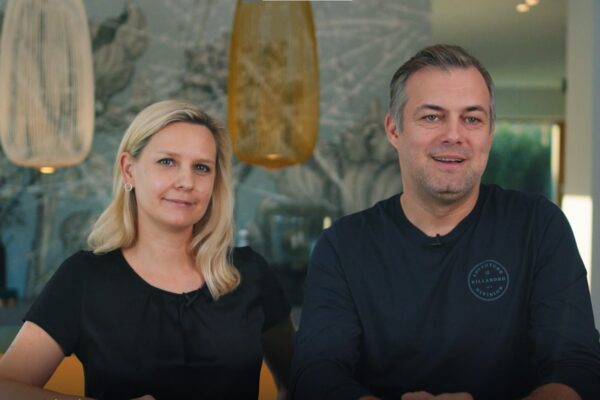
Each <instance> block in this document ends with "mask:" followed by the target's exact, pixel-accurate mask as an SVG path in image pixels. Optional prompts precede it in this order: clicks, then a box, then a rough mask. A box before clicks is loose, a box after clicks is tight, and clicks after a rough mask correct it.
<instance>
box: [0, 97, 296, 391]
mask: <svg viewBox="0 0 600 400" xmlns="http://www.w3.org/2000/svg"><path fill="white" fill-rule="evenodd" d="M230 163H231V148H230V144H229V139H228V135H227V133H226V132H225V131H224V129H223V128H222V127H221V126H220V125H219V124H218V123H217V122H216V121H215V120H214V119H212V118H211V117H210V116H208V115H206V114H205V113H204V112H202V111H201V110H199V109H198V108H196V107H194V106H193V105H190V104H187V103H184V102H178V101H163V102H160V103H156V104H154V105H151V106H149V107H147V108H146V109H145V110H143V111H142V112H141V113H140V114H139V115H138V116H137V117H136V118H135V119H134V120H133V122H132V123H131V125H130V126H129V128H128V129H127V131H126V132H125V135H124V137H123V140H122V141H121V145H120V147H119V152H118V157H117V160H116V162H115V168H114V177H113V192H114V196H113V199H112V202H111V204H110V205H109V206H108V208H107V209H106V210H105V211H104V213H103V214H102V215H101V216H100V217H99V219H98V221H97V222H96V223H95V225H94V227H93V230H92V232H91V234H90V236H89V238H88V243H89V244H90V246H91V248H92V249H93V252H79V253H76V254H75V255H73V256H71V257H70V258H69V259H67V260H66V261H65V262H64V263H63V265H61V267H60V268H59V270H58V271H57V272H56V274H55V275H54V276H53V278H52V279H51V280H50V282H49V283H48V285H47V286H46V288H45V289H44V291H43V292H42V293H41V295H40V296H39V297H38V299H37V300H36V302H35V303H34V304H33V305H32V307H31V309H30V310H29V312H28V313H27V315H26V316H25V323H24V324H23V327H22V328H21V330H20V331H19V333H18V334H17V336H16V338H15V339H14V341H13V343H12V344H11V346H10V348H9V349H8V350H7V352H6V354H5V355H4V356H3V357H2V359H1V360H0V379H1V385H0V398H18V399H21V398H32V399H35V398H40V399H47V398H52V399H69V398H76V397H71V396H60V395H56V394H54V393H49V392H48V391H45V390H43V389H42V387H43V385H44V384H45V383H46V381H47V380H48V379H49V377H50V376H51V375H52V373H53V371H54V370H55V369H56V367H57V366H58V364H59V363H60V362H61V360H62V359H63V357H64V356H65V355H70V354H71V353H75V354H76V355H77V357H78V358H79V359H80V360H81V362H82V364H83V366H84V371H85V387H86V396H89V397H91V398H108V399H119V398H122V399H131V398H140V397H142V396H144V397H143V398H156V399H163V398H167V399H172V398H185V399H192V398H195V399H216V398H218V399H256V398H257V397H258V380H259V372H260V367H261V363H262V358H263V355H264V357H265V359H266V361H267V363H268V364H269V366H270V367H271V370H272V372H273V375H274V377H275V380H276V382H277V383H278V386H279V387H280V389H282V390H285V388H284V387H283V386H285V385H283V384H284V383H287V381H288V379H287V378H288V376H287V374H288V366H289V360H290V354H291V340H292V339H291V338H292V335H293V328H292V325H291V322H290V319H289V311H290V309H289V305H288V304H287V302H286V301H285V298H284V296H283V294H282V291H281V289H280V288H279V286H278V285H277V283H276V280H275V278H274V277H273V275H272V274H271V273H270V272H269V269H268V267H267V265H266V263H265V261H264V260H263V259H262V257H260V256H259V255H258V254H257V253H255V252H253V251H252V250H251V249H250V248H248V247H245V248H235V249H232V248H231V246H232V237H233V200H232V190H231V185H232V182H231V175H230ZM49 394H52V396H51V397H50V396H49ZM280 394H281V392H280Z"/></svg>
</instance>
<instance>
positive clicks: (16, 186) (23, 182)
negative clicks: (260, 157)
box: [0, 0, 430, 296]
mask: <svg viewBox="0 0 600 400" xmlns="http://www.w3.org/2000/svg"><path fill="white" fill-rule="evenodd" d="M129 3H130V2H126V1H125V0H106V1H101V2H100V1H94V0H88V1H85V5H86V9H87V12H88V16H89V19H90V23H91V26H92V36H93V43H94V58H95V65H94V66H95V73H96V85H97V87H96V109H97V113H96V130H95V137H94V144H93V150H92V153H91V154H90V155H89V157H88V158H87V159H86V161H85V162H84V163H82V164H81V165H79V166H76V167H73V168H70V169H66V170H61V171H58V172H57V173H56V174H54V175H52V176H41V175H39V174H38V173H36V172H34V171H33V170H26V169H23V168H18V167H15V166H13V165H11V164H9V163H8V162H7V160H6V159H5V158H4V156H3V155H2V154H1V153H0V216H1V217H0V218H1V219H0V232H1V239H2V241H3V242H4V243H5V244H6V246H7V253H8V265H7V267H8V272H9V274H8V285H9V286H11V287H15V288H17V289H18V290H19V293H20V295H21V296H34V295H35V294H36V293H38V292H39V290H40V289H41V288H42V287H43V284H44V282H45V281H46V280H47V279H48V277H49V276H50V275H51V274H52V272H53V271H54V270H55V268H56V267H57V266H58V265H59V263H60V262H61V260H62V259H64V258H65V257H66V256H67V255H68V254H70V253H72V252H73V251H75V250H76V249H78V248H80V247H82V246H84V239H85V234H86V231H87V227H89V224H90V221H92V220H93V219H94V218H95V216H96V215H97V214H98V213H99V212H100V211H101V209H102V208H103V207H104V206H105V205H106V204H107V202H108V200H109V198H110V195H111V193H110V191H111V174H112V163H113V159H114V156H115V151H116V148H117V146H118V143H119V140H120V137H121V135H122V132H123V131H124V129H125V128H126V126H127V125H128V123H129V122H130V121H131V119H132V118H133V116H134V115H135V114H136V113H137V112H138V111H139V110H140V109H142V108H143V107H144V106H145V105H147V104H150V103H152V102H154V101H157V100H161V99H165V98H173V97H177V98H185V99H189V100H192V101H195V102H197V103H198V104H201V105H202V106H203V107H204V108H205V109H206V110H207V111H209V112H210V113H212V114H214V115H215V116H217V117H218V118H220V119H221V120H225V116H226V99H227V52H228V47H229V40H228V39H229V34H230V32H231V22H232V17H233V12H234V9H235V1H232V0H228V1H222V0H220V1H206V0H176V1H175V0H165V1H163V0H144V1H137V2H132V4H131V6H130V7H129V9H127V8H126V4H129ZM0 6H1V7H2V9H3V8H4V2H0ZM312 6H313V12H314V18H315V25H316V29H317V41H318V46H319V58H320V76H321V99H322V101H321V123H320V139H319V145H318V149H317V151H316V153H315V156H314V157H313V158H312V159H311V160H310V161H309V162H307V163H306V164H304V165H302V166H298V167H292V168H287V169H284V170H280V171H275V172H271V171H266V170H263V169H261V168H254V167H248V166H244V165H241V164H238V163H236V165H235V176H236V179H237V182H238V186H237V193H236V195H237V196H236V197H237V207H236V217H237V225H238V227H239V228H240V229H246V231H247V232H248V234H247V235H243V236H244V237H243V238H241V239H243V240H250V241H252V242H253V243H256V246H257V247H259V248H261V247H262V250H263V252H264V253H265V255H266V256H267V257H275V256H277V251H276V250H277V247H278V246H280V245H282V243H274V242H273V240H272V239H273V237H272V236H273V235H275V234H277V232H274V231H273V230H272V229H271V228H272V227H271V226H265V224H263V223H262V222H261V220H260V217H259V216H264V215H276V214H278V213H279V214H280V215H288V214H289V213H300V214H302V213H304V214H302V215H301V216H303V215H307V214H310V215H315V213H316V214H317V215H319V218H321V217H322V218H324V217H334V216H336V215H340V214H342V213H346V212H350V211H354V210H356V209H359V208H363V207H365V206H368V205H370V204H371V203H373V202H374V201H375V200H377V199H380V198H382V197H383V196H386V195H387V194H391V193H392V192H394V191H397V189H398V186H399V177H398V170H397V162H396V160H395V157H394V153H393V152H391V150H390V148H389V147H388V145H387V142H386V140H385V138H384V132H383V129H382V120H383V115H384V111H385V104H386V102H387V84H388V82H389V79H390V77H391V75H392V73H393V71H394V70H395V69H396V68H397V66H398V65H400V64H401V63H402V62H403V61H404V60H405V59H406V58H407V57H408V56H409V55H411V54H412V53H414V51H415V50H417V49H418V48H420V47H422V46H423V45H425V44H427V43H428V41H429V35H430V33H429V32H430V29H429V19H428V16H429V7H430V4H429V1H422V0H403V1H394V2H391V1H386V0H361V1H354V2H314V3H313V4H312ZM126 10H127V13H126V14H124V12H125V11H126ZM119 18H120V19H119ZM367 184H370V186H369V190H366V191H365V190H364V188H365V186H366V185H367ZM296 206H302V210H301V211H297V210H298V207H296ZM290 210H292V211H290ZM294 210H296V211H294ZM315 210H316V211H315ZM308 220H309V218H308V219H307V221H308ZM309 222H310V221H309ZM306 223H308V222H306ZM283 228H285V227H283ZM311 240H312V238H311V237H300V238H298V237H296V238H295V239H294V240H293V243H292V242H289V243H287V244H288V245H289V244H290V243H292V244H296V245H297V244H298V243H301V244H302V246H304V247H302V246H301V247H299V249H300V250H303V251H304V250H308V249H309V248H310V245H311ZM283 244H286V243H283ZM283 261H290V260H283Z"/></svg>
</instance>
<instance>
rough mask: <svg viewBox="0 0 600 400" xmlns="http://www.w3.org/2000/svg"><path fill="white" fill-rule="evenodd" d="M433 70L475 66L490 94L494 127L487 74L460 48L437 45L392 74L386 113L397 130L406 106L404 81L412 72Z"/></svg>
mask: <svg viewBox="0 0 600 400" xmlns="http://www.w3.org/2000/svg"><path fill="white" fill-rule="evenodd" d="M426 67H435V68H440V69H443V70H445V71H447V70H449V69H451V68H469V67H475V68H476V69H477V70H478V71H479V72H480V73H481V76H483V79H484V81H485V84H486V85H487V88H488V91H489V92H490V110H489V112H490V118H491V126H494V121H495V119H496V109H495V105H494V81H493V80H492V77H491V75H490V73H489V72H488V71H487V70H486V69H485V68H484V66H483V65H481V63H480V62H479V60H478V59H477V58H475V57H474V56H472V55H471V54H469V53H467V52H466V50H465V49H463V48H462V47H460V46H453V45H447V44H437V45H434V46H429V47H426V48H424V49H422V50H420V51H419V52H418V53H417V54H415V55H414V56H413V57H412V58H411V59H410V60H408V61H407V62H405V63H404V64H402V66H400V68H398V70H397V71H396V73H394V76H393V77H392V81H391V82H390V105H389V112H390V114H391V115H392V117H393V118H394V122H395V123H396V127H397V128H398V129H402V111H403V110H404V106H406V101H407V96H406V81H408V78H410V76H411V75H412V74H414V73H415V72H417V71H419V70H421V69H423V68H426Z"/></svg>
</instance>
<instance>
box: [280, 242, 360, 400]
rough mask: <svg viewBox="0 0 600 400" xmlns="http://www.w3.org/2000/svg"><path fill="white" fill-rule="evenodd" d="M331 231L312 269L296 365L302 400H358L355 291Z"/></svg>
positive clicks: (294, 390) (294, 389) (296, 390)
mask: <svg viewBox="0 0 600 400" xmlns="http://www.w3.org/2000/svg"><path fill="white" fill-rule="evenodd" d="M327 232H328V231H326V232H325V233H324V234H323V236H321V238H320V239H319V241H318V242H317V245H316V246H315V249H314V251H313V254H312V257H311V262H310V265H309V269H308V275H307V281H306V288H305V294H304V304H303V307H302V315H301V321H300V329H299V331H298V333H297V334H296V340H295V345H294V358H293V361H292V381H291V394H292V398H293V399H295V400H302V399H358V398H359V397H361V396H366V395H369V394H370V392H369V390H367V389H366V388H365V387H363V386H361V385H360V384H359V383H358V382H357V381H355V380H354V378H353V376H354V373H355V369H356V364H357V362H358V359H359V345H360V337H361V334H362V330H361V326H360V321H359V319H358V315H357V312H356V310H355V307H354V302H353V300H352V296H351V292H350V289H349V287H348V285H347V283H346V282H347V281H346V278H345V275H344V273H343V271H342V268H341V266H340V262H339V258H338V256H337V254H336V251H335V249H334V246H333V245H332V243H331V242H330V241H329V239H328V237H327Z"/></svg>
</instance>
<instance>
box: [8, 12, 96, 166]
mask: <svg viewBox="0 0 600 400" xmlns="http://www.w3.org/2000/svg"><path fill="white" fill-rule="evenodd" d="M92 65H93V64H92V51H91V43H90V33H89V29H88V20H87V17H86V14H85V9H84V6H83V3H82V1H81V0H9V1H8V2H7V5H6V14H5V16H4V23H3V28H2V41H1V43H0V139H1V143H2V149H3V151H4V153H5V154H6V156H7V157H8V158H9V159H10V160H11V161H12V162H14V163H15V164H17V165H21V166H27V167H35V168H38V169H40V170H41V171H42V172H52V171H53V170H54V169H55V168H57V167H67V166H72V165H75V164H77V163H79V162H81V161H82V160H83V159H84V158H85V157H86V155H87V154H88V153H89V150H90V147H91V144H92V135H93V129H94V77H93V71H92Z"/></svg>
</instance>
